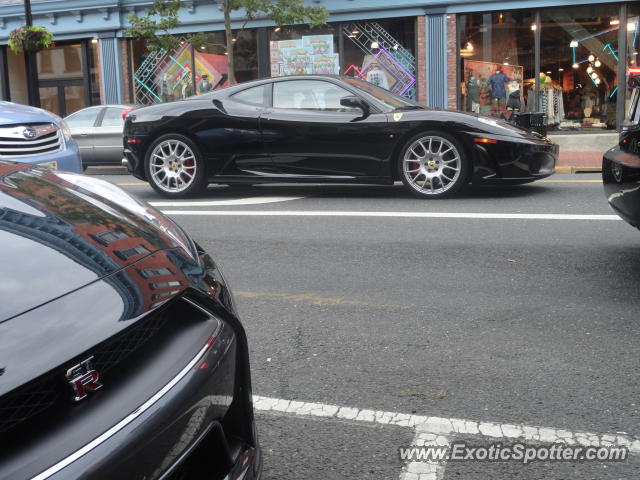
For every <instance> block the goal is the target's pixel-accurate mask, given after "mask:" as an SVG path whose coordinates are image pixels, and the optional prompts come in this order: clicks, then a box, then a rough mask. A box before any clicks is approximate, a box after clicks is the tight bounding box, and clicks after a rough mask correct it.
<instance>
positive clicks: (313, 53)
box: [130, 17, 418, 104]
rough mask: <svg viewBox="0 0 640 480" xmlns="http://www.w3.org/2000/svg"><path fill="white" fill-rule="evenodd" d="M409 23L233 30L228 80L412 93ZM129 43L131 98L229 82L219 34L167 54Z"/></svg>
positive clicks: (149, 98)
mask: <svg viewBox="0 0 640 480" xmlns="http://www.w3.org/2000/svg"><path fill="white" fill-rule="evenodd" d="M415 24H416V18H415V17H408V18H399V19H392V20H388V19H383V20H359V21H353V22H348V23H329V24H327V25H326V26H324V27H321V28H310V27H309V26H307V25H295V26H289V27H273V28H258V29H245V30H241V31H234V32H233V49H234V66H235V69H234V70H235V78H236V81H238V82H243V81H248V80H254V79H257V78H264V77H268V76H284V75H300V74H332V75H340V74H343V75H350V76H357V77H360V78H362V79H364V80H367V81H369V82H372V83H376V84H377V85H379V86H381V87H383V88H386V89H388V90H390V91H392V92H394V93H396V94H398V95H402V96H406V97H410V98H416V93H417V92H416V89H417V75H418V74H417V62H416V54H415ZM130 45H131V46H130V49H131V57H132V61H133V72H134V74H133V83H132V90H133V91H132V96H133V97H134V98H135V103H142V104H148V103H157V102H164V101H171V100H176V99H181V98H186V97H188V96H190V95H192V94H193V93H194V92H195V93H203V92H206V91H209V90H213V89H216V88H221V87H224V86H226V85H228V71H227V51H226V50H227V49H226V45H225V42H224V32H222V31H217V32H210V33H208V35H207V41H206V42H205V43H204V44H203V45H191V44H190V43H189V42H188V41H186V40H183V41H181V42H180V45H179V46H178V47H177V48H176V49H175V50H174V51H172V52H167V53H164V52H148V51H147V50H146V49H145V48H144V45H143V44H142V42H139V41H130ZM259 52H266V55H260V54H259ZM192 72H194V74H192Z"/></svg>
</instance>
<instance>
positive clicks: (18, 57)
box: [6, 48, 29, 105]
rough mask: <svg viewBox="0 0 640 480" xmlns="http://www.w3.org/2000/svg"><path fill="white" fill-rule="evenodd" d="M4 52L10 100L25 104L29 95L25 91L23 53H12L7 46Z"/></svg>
mask: <svg viewBox="0 0 640 480" xmlns="http://www.w3.org/2000/svg"><path fill="white" fill-rule="evenodd" d="M6 52H7V70H8V72H9V94H10V100H11V101H12V102H14V103H22V104H25V105H27V104H28V103H29V97H28V93H27V72H26V67H25V64H24V55H22V54H17V53H13V52H12V51H11V50H9V49H8V48H7V50H6Z"/></svg>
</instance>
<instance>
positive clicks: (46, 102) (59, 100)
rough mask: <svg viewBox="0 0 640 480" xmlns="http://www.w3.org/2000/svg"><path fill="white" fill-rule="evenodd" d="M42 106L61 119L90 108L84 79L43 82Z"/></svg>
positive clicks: (41, 88) (41, 84) (41, 90)
mask: <svg viewBox="0 0 640 480" xmlns="http://www.w3.org/2000/svg"><path fill="white" fill-rule="evenodd" d="M40 105H41V107H42V108H44V109H45V110H49V111H50V112H53V113H56V114H58V115H60V116H61V117H66V116H67V115H71V114H72V113H73V112H75V111H77V110H80V109H82V108H85V107H88V106H89V105H88V104H87V95H86V89H85V82H84V79H82V78H78V79H67V80H41V81H40Z"/></svg>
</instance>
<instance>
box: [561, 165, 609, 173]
mask: <svg viewBox="0 0 640 480" xmlns="http://www.w3.org/2000/svg"><path fill="white" fill-rule="evenodd" d="M599 172H602V167H572V166H569V165H561V166H559V167H556V173H599Z"/></svg>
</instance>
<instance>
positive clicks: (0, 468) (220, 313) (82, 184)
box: [0, 161, 261, 480]
mask: <svg viewBox="0 0 640 480" xmlns="http://www.w3.org/2000/svg"><path fill="white" fill-rule="evenodd" d="M0 243H1V245H2V250H1V253H0V268H1V271H2V279H1V280H0V295H1V297H0V298H1V300H2V301H1V302H0V478H2V479H3V480H13V479H37V480H45V479H64V480H68V479H73V478H83V479H100V480H102V479H123V480H125V479H160V478H162V479H188V478H204V477H203V476H202V473H203V472H206V473H207V476H206V478H208V479H225V480H233V479H258V478H260V471H261V454H260V449H259V447H258V444H257V440H256V433H255V427H254V420H253V407H252V399H251V398H252V397H251V385H250V374H249V360H248V352H247V340H246V336H245V333H244V330H243V328H242V325H241V324H240V321H239V320H238V317H237V315H236V310H235V308H234V304H233V299H232V296H231V293H230V292H229V290H228V288H227V285H226V283H225V281H224V278H223V277H222V275H221V273H220V270H219V269H218V267H217V266H216V264H215V263H214V262H213V260H212V259H211V258H210V257H209V256H208V255H207V254H206V253H205V252H204V251H202V249H201V248H200V247H199V246H198V245H196V244H195V243H194V242H193V241H192V240H190V239H189V237H188V236H187V235H186V234H185V233H184V232H183V231H182V230H181V229H180V227H178V226H177V225H176V224H174V223H173V222H172V221H171V220H169V219H168V218H166V217H164V216H163V215H162V214H160V213H159V212H158V211H156V210H154V209H153V208H152V207H150V206H148V205H147V204H145V203H143V202H141V201H138V200H137V199H135V198H133V197H131V196H129V195H128V194H127V193H125V192H124V191H122V190H120V189H119V188H117V187H115V186H113V185H111V184H109V183H107V182H104V181H102V180H97V179H92V178H90V177H85V176H82V175H76V174H70V173H65V172H61V171H53V170H48V169H43V168H39V167H32V166H29V165H27V164H22V163H12V162H2V161H0Z"/></svg>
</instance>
